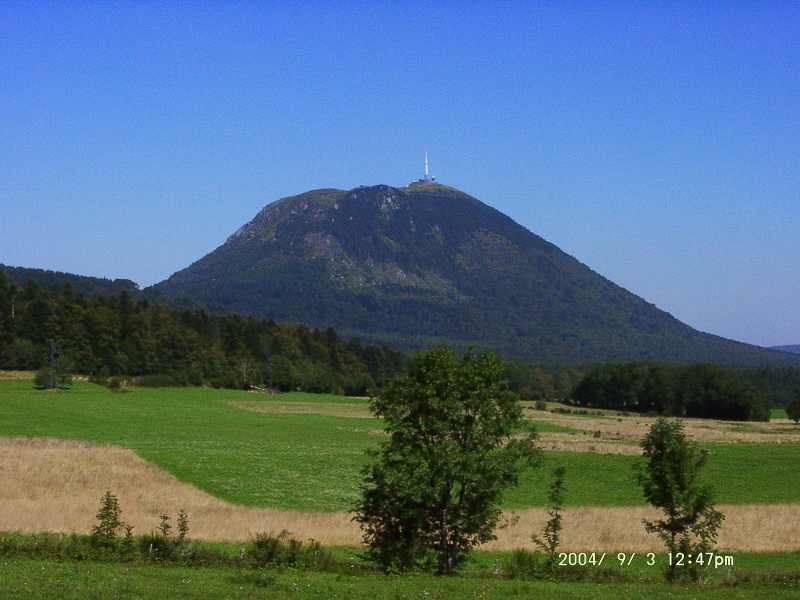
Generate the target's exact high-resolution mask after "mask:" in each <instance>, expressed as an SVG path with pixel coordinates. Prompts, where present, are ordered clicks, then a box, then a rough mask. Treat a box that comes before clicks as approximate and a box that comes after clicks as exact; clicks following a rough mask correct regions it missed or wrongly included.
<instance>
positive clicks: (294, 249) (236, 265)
mask: <svg viewBox="0 0 800 600" xmlns="http://www.w3.org/2000/svg"><path fill="white" fill-rule="evenodd" d="M156 289H157V291H158V292H161V293H162V294H164V295H165V296H166V297H168V298H171V299H172V300H174V301H178V302H187V303H191V304H198V303H199V304H202V305H205V306H207V307H209V308H211V309H214V310H224V311H236V312H239V313H242V314H246V315H258V316H263V317H267V318H271V319H274V320H276V321H288V322H297V323H305V324H307V325H311V326H316V327H334V328H336V329H337V331H339V332H340V333H341V334H343V335H346V336H358V337H361V338H363V339H369V340H370V341H372V342H380V343H388V344H391V345H394V346H399V347H401V348H406V349H411V348H419V347H425V346H430V345H432V344H435V343H439V342H446V343H451V344H455V345H456V346H459V347H462V348H463V347H467V346H470V345H474V346H476V347H478V348H480V349H494V350H497V351H499V352H501V353H502V354H504V355H507V356H514V357H518V358H521V359H525V360H533V361H539V362H550V363H585V362H594V361H601V360H602V361H607V360H653V361H668V362H702V361H709V362H716V363H722V364H750V365H775V364H797V363H798V360H797V359H796V358H795V357H793V356H792V355H790V354H788V353H785V352H777V351H771V350H767V349H763V348H759V347H756V346H750V345H747V344H743V343H738V342H734V341H730V340H727V339H724V338H720V337H716V336H713V335H709V334H705V333H701V332H699V331H696V330H694V329H692V328H691V327H689V326H687V325H685V324H683V323H681V322H680V321H678V320H677V319H675V318H673V317H672V316H671V315H669V314H667V313H666V312H664V311H662V310H659V309H658V308H656V307H655V306H654V305H653V304H650V303H648V302H646V301H645V300H643V299H641V298H639V297H638V296H635V295H634V294H632V293H630V292H628V291H627V290H625V289H623V288H621V287H620V286H618V285H615V284H614V283H613V282H611V281H609V280H608V279H606V278H604V277H602V276H600V275H599V274H597V273H595V272H594V271H592V270H591V269H590V268H589V267H587V266H586V265H584V264H582V263H580V262H579V261H577V260H576V259H575V258H573V257H572V256H569V255H568V254H566V253H564V252H562V251H561V250H560V249H559V248H558V247H556V246H555V245H553V244H551V243H550V242H548V241H546V240H544V239H542V238H541V237H539V236H537V235H535V234H533V233H531V232H530V231H528V230H527V229H525V228H524V227H522V226H521V225H519V224H517V223H516V222H514V221H513V220H512V219H510V218H509V217H507V216H506V215H504V214H502V213H501V212H499V211H497V210H495V209H494V208H492V207H490V206H488V205H486V204H484V203H482V202H480V201H479V200H477V199H476V198H473V197H472V196H469V195H467V194H465V193H463V192H460V191H458V190H456V189H454V188H451V187H448V186H444V185H440V184H433V183H415V184H411V185H410V186H408V187H405V188H393V187H389V186H385V185H378V186H373V187H359V188H355V189H353V190H350V191H342V190H335V189H321V190H314V191H310V192H307V193H304V194H300V195H298V196H292V197H289V198H284V199H281V200H278V201H276V202H273V203H271V204H269V205H267V206H266V207H265V208H264V209H263V210H261V211H260V212H259V213H258V214H257V215H256V216H255V218H254V219H253V220H252V221H250V222H249V223H247V224H246V225H244V226H243V227H241V228H240V229H239V230H238V231H237V232H236V233H234V234H233V235H231V236H230V237H229V238H228V240H227V241H226V242H225V243H224V244H223V245H222V246H220V247H218V248H217V249H216V250H214V251H213V252H211V253H210V254H208V255H206V256H205V257H203V258H201V259H200V260H198V261H197V262H195V263H193V264H192V265H191V266H189V267H188V268H186V269H183V270H181V271H179V272H177V273H175V274H174V275H172V276H171V277H170V278H169V279H167V280H166V281H164V282H161V283H159V284H158V285H157V286H156Z"/></svg>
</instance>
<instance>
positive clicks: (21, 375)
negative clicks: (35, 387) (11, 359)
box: [0, 371, 36, 381]
mask: <svg viewBox="0 0 800 600" xmlns="http://www.w3.org/2000/svg"><path fill="white" fill-rule="evenodd" d="M35 376H36V371H0V381H2V380H4V379H7V380H11V379H33V378H34V377H35Z"/></svg>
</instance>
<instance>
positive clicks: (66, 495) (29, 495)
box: [0, 438, 800, 552]
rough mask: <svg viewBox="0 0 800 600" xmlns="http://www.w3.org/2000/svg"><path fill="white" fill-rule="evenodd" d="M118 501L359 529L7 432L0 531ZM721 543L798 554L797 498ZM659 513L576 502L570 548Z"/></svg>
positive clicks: (567, 528)
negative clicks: (223, 496)
mask: <svg viewBox="0 0 800 600" xmlns="http://www.w3.org/2000/svg"><path fill="white" fill-rule="evenodd" d="M109 489H110V490H112V491H113V492H114V493H115V494H116V495H117V496H118V497H119V499H120V505H121V507H122V510H123V514H122V517H123V520H125V521H126V522H129V523H131V524H132V525H134V527H135V528H136V530H135V531H136V532H138V533H143V532H149V531H151V530H153V529H154V528H155V527H156V526H157V525H158V522H159V515H160V514H161V513H164V512H167V513H170V514H173V515H174V514H175V513H177V511H178V510H179V509H181V508H184V509H185V510H186V511H187V512H188V513H189V518H190V526H191V536H193V537H195V538H198V539H206V540H219V541H236V542H242V541H246V540H248V539H249V538H250V537H251V536H252V535H253V534H254V533H255V532H258V531H273V532H276V533H277V532H280V531H282V530H284V529H286V530H288V531H290V532H291V533H292V534H293V535H294V536H295V537H297V538H300V539H307V538H314V539H316V540H319V541H321V542H323V543H325V544H347V545H354V544H358V543H359V541H360V532H359V529H358V527H357V526H356V524H354V523H353V522H352V521H351V520H350V516H349V515H348V514H347V513H342V512H338V513H315V512H293V511H283V510H273V509H266V508H249V507H244V506H238V505H233V504H228V503H226V502H223V501H221V500H219V499H217V498H215V497H213V496H211V495H209V494H207V493H205V492H202V491H200V490H198V489H197V488H195V487H193V486H191V485H188V484H186V483H182V482H180V481H178V480H177V479H175V477H173V476H172V475H170V474H169V473H166V472H165V471H163V470H162V469H159V468H158V467H156V466H154V465H152V464H150V463H148V462H146V461H144V460H142V459H141V458H139V457H138V456H137V455H136V454H135V453H133V452H132V451H130V450H127V449H124V448H119V447H116V446H105V445H96V444H89V443H85V442H75V441H65V440H56V439H30V438H0V531H25V532H38V531H55V532H88V531H89V530H90V529H91V527H92V525H94V523H95V517H94V515H95V513H96V512H97V509H98V503H99V499H100V497H101V496H102V494H103V493H104V492H105V491H106V490H109ZM719 508H720V509H721V510H722V511H723V512H724V513H725V514H726V516H727V519H726V521H725V525H724V527H723V529H722V533H721V536H720V546H721V547H722V548H724V549H727V550H741V551H745V550H749V551H764V552H766V551H790V550H791V551H793V550H800V504H783V505H768V506H759V505H749V506H747V505H731V506H720V507H719ZM654 515H655V513H654V512H653V511H652V510H650V509H648V508H645V507H633V508H571V509H568V510H567V511H566V512H565V515H564V523H563V524H564V530H563V538H562V539H563V549H564V550H602V551H606V550H609V551H610V550H628V551H638V552H642V551H650V550H653V551H658V550H661V546H660V544H659V543H658V541H657V540H655V539H654V538H653V536H649V535H647V534H646V533H645V532H644V529H643V528H642V525H641V520H642V519H643V518H645V517H652V516H654ZM505 517H506V519H508V520H509V522H510V523H512V524H511V525H509V526H508V527H505V528H503V529H500V530H499V531H498V532H497V534H498V539H497V540H496V541H494V542H491V543H490V544H487V545H486V548H487V549H511V548H520V547H527V548H530V547H532V542H531V540H530V535H531V534H532V533H534V532H540V531H541V530H542V528H543V526H544V523H545V521H546V519H547V514H546V511H545V509H538V508H537V509H525V510H519V511H512V512H509V513H507V514H506V515H505Z"/></svg>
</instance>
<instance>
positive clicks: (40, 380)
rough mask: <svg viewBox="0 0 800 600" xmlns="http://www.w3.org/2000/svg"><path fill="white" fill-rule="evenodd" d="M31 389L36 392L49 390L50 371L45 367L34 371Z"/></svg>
mask: <svg viewBox="0 0 800 600" xmlns="http://www.w3.org/2000/svg"><path fill="white" fill-rule="evenodd" d="M33 387H35V388H36V389H37V390H46V389H49V388H50V369H48V368H47V367H45V368H44V369H39V370H38V371H36V375H34V377H33Z"/></svg>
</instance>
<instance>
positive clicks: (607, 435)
mask: <svg viewBox="0 0 800 600" xmlns="http://www.w3.org/2000/svg"><path fill="white" fill-rule="evenodd" d="M525 414H526V416H527V417H528V418H529V419H532V420H534V421H545V422H547V423H552V424H554V425H562V426H564V427H572V428H574V429H580V430H581V431H582V432H584V433H583V435H592V436H593V437H594V438H595V439H597V440H598V441H609V440H614V441H627V442H628V443H633V444H634V445H636V444H638V440H640V439H641V438H642V437H644V435H645V434H647V430H648V429H649V428H650V426H651V425H652V424H653V422H654V421H655V420H656V419H655V417H644V416H638V415H637V416H624V417H622V416H616V417H610V416H607V415H603V416H599V417H592V416H572V415H561V414H557V413H551V412H546V411H541V410H531V409H528V410H526V411H525ZM683 423H684V426H685V429H686V433H687V434H688V435H689V437H690V438H691V439H693V440H695V441H698V442H740V443H755V444H800V427H798V426H797V425H795V424H793V423H791V422H790V421H789V420H788V419H778V420H773V421H769V422H765V423H762V422H753V421H716V420H712V419H683ZM575 435H577V436H579V437H582V436H581V434H575Z"/></svg>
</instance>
